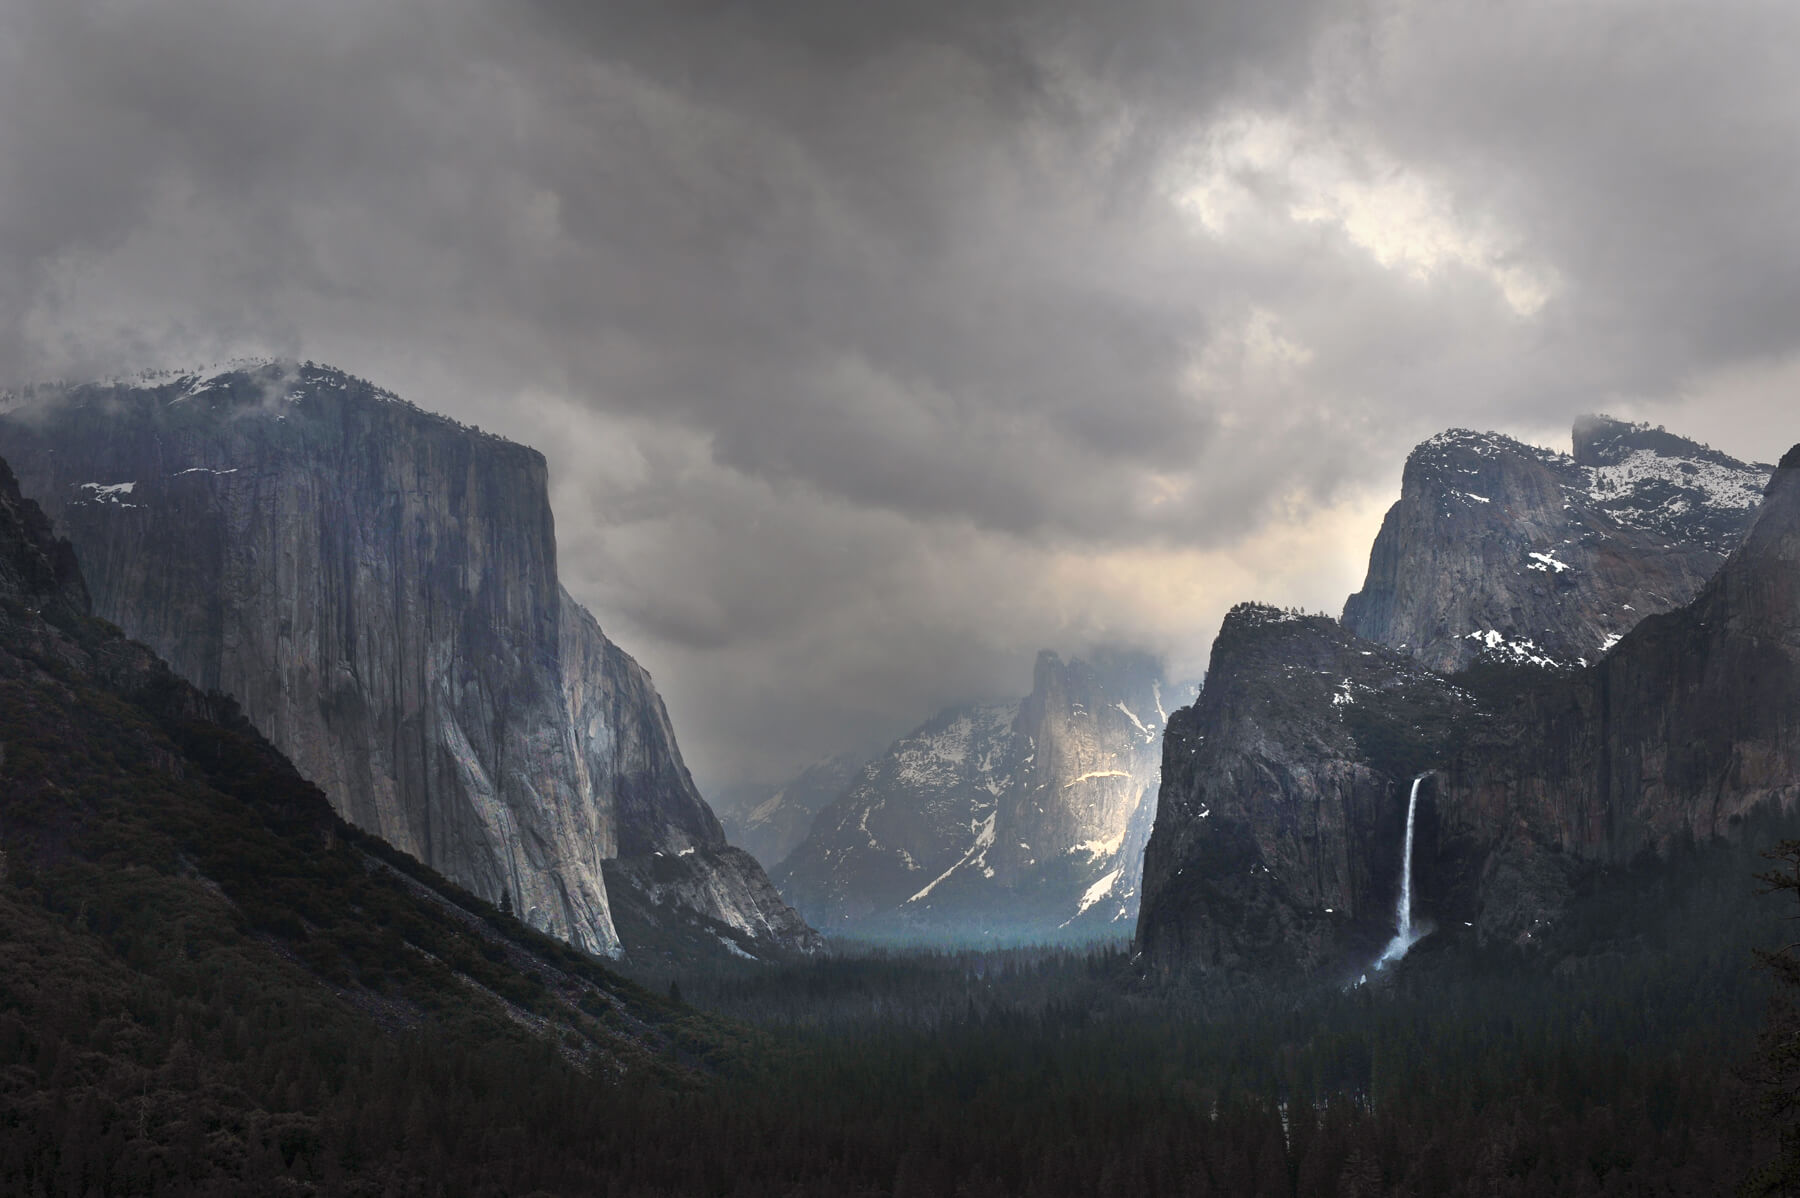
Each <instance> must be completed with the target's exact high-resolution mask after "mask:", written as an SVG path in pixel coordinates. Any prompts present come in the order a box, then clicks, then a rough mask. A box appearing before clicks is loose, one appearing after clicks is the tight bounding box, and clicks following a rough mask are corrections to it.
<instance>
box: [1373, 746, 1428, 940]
mask: <svg viewBox="0 0 1800 1198" xmlns="http://www.w3.org/2000/svg"><path fill="white" fill-rule="evenodd" d="M1429 773H1430V771H1426V773H1425V774H1420V775H1419V776H1418V777H1417V778H1414V779H1413V783H1412V796H1411V797H1410V798H1408V799H1407V800H1406V848H1405V850H1404V851H1403V853H1402V855H1401V857H1400V902H1399V904H1398V907H1397V908H1396V910H1395V912H1394V938H1393V939H1392V940H1390V941H1388V946H1387V947H1386V948H1384V949H1382V950H1381V957H1380V959H1378V960H1377V961H1376V962H1375V968H1377V969H1380V968H1382V967H1383V966H1385V965H1386V964H1387V963H1388V962H1389V961H1398V960H1399V959H1400V958H1401V957H1404V956H1405V955H1406V950H1407V949H1409V948H1411V947H1412V946H1413V945H1415V944H1417V943H1418V942H1419V940H1420V939H1421V938H1422V937H1423V936H1424V933H1423V932H1421V931H1419V930H1418V929H1416V928H1414V927H1413V917H1412V857H1413V817H1414V816H1416V815H1418V813H1419V783H1421V782H1423V781H1425V778H1426V776H1427V775H1428V774H1429Z"/></svg>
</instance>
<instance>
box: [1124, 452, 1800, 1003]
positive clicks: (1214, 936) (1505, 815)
mask: <svg viewBox="0 0 1800 1198" xmlns="http://www.w3.org/2000/svg"><path fill="white" fill-rule="evenodd" d="M1647 435H1650V434H1648V433H1647V431H1646V430H1641V429H1639V430H1634V431H1633V432H1632V433H1631V436H1633V437H1644V436H1647ZM1621 445H1623V446H1624V448H1625V449H1626V450H1627V452H1626V453H1625V456H1624V459H1623V460H1625V461H1632V460H1636V461H1638V462H1639V463H1640V464H1642V461H1643V459H1639V458H1635V457H1634V456H1633V455H1636V454H1640V453H1644V452H1648V450H1646V449H1644V448H1643V447H1637V448H1632V447H1630V444H1629V441H1627V442H1623V443H1621V442H1614V443H1613V446H1614V448H1615V449H1616V448H1618V447H1620V446H1621ZM1604 448H1605V447H1603V449H1604ZM1651 448H1652V449H1653V448H1654V446H1652V447H1651ZM1458 452H1461V449H1460V448H1459V449H1458ZM1498 452H1507V453H1510V452H1511V451H1498ZM1607 452H1611V451H1610V450H1608V451H1607ZM1659 468H1660V467H1659ZM1511 469H1513V467H1512V466H1511V465H1502V466H1500V467H1499V468H1498V470H1499V471H1500V472H1504V471H1508V470H1511ZM1721 469H1725V467H1723V466H1721ZM1684 476H1685V472H1684ZM1515 477H1516V475H1515ZM1728 477H1733V478H1735V477H1737V475H1736V474H1735V473H1733V474H1731V475H1729V476H1728ZM1492 482H1493V478H1492V476H1490V477H1489V480H1488V484H1487V485H1489V486H1492ZM1495 489H1496V490H1498V488H1495ZM1645 493H1646V492H1644V491H1642V490H1640V491H1639V492H1638V494H1639V495H1640V498H1641V496H1642V495H1644V494H1645ZM1497 501H1498V500H1497V499H1496V502H1497ZM1403 502H1404V501H1403ZM1477 502H1478V501H1477ZM1570 502H1571V506H1574V501H1573V500H1570ZM1655 507H1656V508H1658V509H1661V510H1663V511H1664V512H1665V515H1666V516H1680V515H1684V514H1685V512H1675V513H1670V512H1669V510H1668V508H1667V505H1665V504H1662V503H1658V504H1656V505H1655ZM1715 507H1716V508H1718V509H1719V510H1724V507H1725V505H1715ZM1632 508H1633V511H1635V512H1636V513H1637V514H1636V516H1634V519H1645V520H1647V519H1648V517H1647V516H1645V514H1644V513H1646V512H1647V511H1649V510H1651V509H1650V508H1648V507H1646V506H1645V505H1644V504H1643V503H1641V502H1634V504H1633V505H1632ZM1715 514H1716V513H1715ZM1604 518H1605V519H1606V520H1609V521H1611V520H1612V517H1611V516H1606V517H1604ZM1709 519H1710V517H1709ZM1594 527H1595V528H1597V529H1604V530H1606V531H1607V536H1608V537H1609V538H1614V539H1623V538H1622V536H1621V534H1620V533H1619V532H1618V531H1617V530H1618V529H1620V528H1621V527H1622V526H1621V525H1619V524H1618V523H1617V522H1613V523H1611V524H1610V526H1609V525H1601V524H1598V523H1596V524H1595V526H1594ZM1684 527H1686V528H1688V530H1689V531H1693V529H1694V527H1695V526H1693V525H1687V526H1684ZM1717 527H1718V529H1719V531H1718V533H1717V534H1716V535H1718V536H1721V537H1729V536H1734V535H1736V536H1738V537H1739V539H1740V543H1739V544H1738V546H1737V548H1736V549H1735V550H1734V552H1733V553H1732V554H1731V556H1730V557H1729V558H1728V559H1727V560H1726V561H1725V563H1724V565H1723V566H1722V567H1720V569H1719V570H1718V571H1717V573H1716V574H1715V575H1714V576H1713V577H1712V578H1711V579H1710V580H1708V581H1707V582H1706V583H1705V584H1704V585H1703V586H1702V587H1701V588H1700V589H1699V592H1698V594H1697V595H1695V596H1693V597H1692V599H1691V600H1690V601H1689V602H1688V603H1686V604H1685V605H1684V606H1681V607H1678V608H1676V609H1674V610H1671V611H1668V612H1666V613H1664V614H1660V615H1653V616H1649V617H1647V618H1645V619H1643V620H1642V621H1641V622H1638V623H1637V624H1636V626H1635V627H1633V628H1631V629H1630V630H1629V631H1627V632H1625V633H1624V634H1623V635H1622V637H1621V638H1620V639H1619V640H1617V641H1616V643H1614V644H1613V645H1612V646H1611V647H1610V648H1609V649H1608V651H1607V652H1605V653H1604V654H1603V655H1601V656H1599V659H1598V660H1597V661H1593V662H1591V663H1590V664H1589V665H1587V666H1586V667H1576V668H1571V669H1559V670H1550V671H1545V670H1542V669H1537V668H1533V667H1531V666H1529V665H1525V664H1519V663H1516V662H1515V663H1509V662H1507V661H1506V660H1504V659H1502V658H1499V657H1493V656H1490V657H1488V658H1486V659H1485V660H1484V661H1482V662H1480V663H1478V664H1477V665H1476V666H1475V667H1474V668H1471V669H1469V670H1466V671H1464V672H1462V673H1460V674H1457V675H1453V676H1446V675H1443V674H1440V673H1437V672H1434V671H1432V670H1429V669H1426V668H1424V666H1423V665H1422V664H1421V663H1420V662H1419V661H1418V660H1417V659H1416V658H1414V657H1413V656H1412V655H1411V654H1410V653H1404V652H1399V651H1396V650H1395V649H1393V648H1390V647H1388V646H1386V645H1383V644H1380V643H1377V642H1374V641H1370V640H1366V639H1363V638H1359V637H1357V636H1356V635H1355V634H1354V633H1353V632H1351V631H1350V630H1348V629H1346V628H1344V627H1342V626H1340V625H1338V624H1337V623H1336V622H1335V621H1332V620H1329V619H1327V618H1324V617H1303V616H1294V615H1291V614H1289V613H1284V612H1280V611H1277V610H1276V609H1272V608H1266V607H1259V606H1256V605H1243V606H1240V607H1239V608H1236V609H1234V610H1233V612H1232V613H1231V615H1229V616H1228V617H1227V619H1226V621H1225V624H1224V627H1223V628H1222V629H1221V631H1220V634H1219V637H1218V638H1217V640H1216V641H1215V643H1214V647H1213V656H1212V662H1211V666H1210V669H1209V672H1208V675H1207V685H1206V689H1205V691H1204V692H1203V693H1202V694H1201V696H1200V698H1199V700H1198V701H1197V702H1196V703H1195V704H1194V705H1193V706H1192V707H1189V708H1184V709H1183V710H1181V711H1178V712H1176V713H1175V715H1174V716H1173V717H1172V718H1171V720H1170V723H1169V729H1168V732H1167V735H1166V741H1165V761H1164V784H1163V790H1162V794H1161V800H1160V807H1159V812H1158V816H1157V824H1156V829H1155V832H1154V833H1153V835H1152V837H1151V840H1150V844H1149V847H1148V850H1147V852H1146V859H1145V879H1144V902H1143V908H1142V912H1141V916H1140V919H1139V924H1138V937H1137V944H1138V948H1139V950H1140V951H1141V952H1142V954H1143V960H1144V962H1145V963H1146V965H1147V966H1148V967H1150V968H1152V969H1153V970H1156V971H1158V972H1161V973H1163V974H1167V975H1171V976H1177V975H1178V976H1186V977H1190V978H1192V977H1201V978H1204V977H1221V976H1224V977H1229V976H1233V975H1238V974H1242V973H1245V972H1252V973H1275V974H1282V973H1296V972H1297V973H1302V974H1305V973H1313V972H1316V971H1320V970H1331V969H1338V970H1350V971H1351V972H1352V973H1353V972H1354V969H1355V967H1356V966H1357V964H1358V963H1359V962H1360V963H1361V964H1363V965H1365V966H1366V965H1367V963H1368V962H1370V961H1372V960H1373V958H1374V955H1375V952H1376V950H1377V949H1378V948H1379V947H1380V945H1381V944H1382V942H1383V941H1384V940H1385V939H1386V938H1387V937H1388V936H1389V935H1391V934H1392V932H1393V930H1394V919H1395V915H1394V912H1395V899H1396V897H1397V894H1398V890H1399V886H1400V878H1401V873H1402V870H1401V863H1402V856H1403V849H1402V846H1403V845H1404V844H1405V843H1406V840H1405V827H1406V823H1407V811H1408V804H1409V792H1410V784H1411V780H1412V779H1413V778H1414V777H1415V776H1418V775H1420V774H1425V778H1424V780H1423V782H1422V783H1421V784H1420V803H1419V809H1418V811H1417V829H1416V831H1417V839H1416V843H1415V848H1414V854H1413V858H1412V876H1413V882H1414V891H1415V893H1414V903H1415V906H1416V908H1417V909H1418V910H1419V911H1420V912H1421V913H1422V917H1423V918H1424V919H1426V920H1428V921H1430V922H1433V923H1435V924H1437V925H1438V926H1439V927H1441V928H1444V929H1446V931H1445V932H1444V933H1443V934H1446V935H1460V934H1464V933H1465V932H1466V934H1468V935H1470V936H1473V937H1474V938H1476V939H1477V940H1480V941H1485V942H1495V941H1498V942H1503V943H1507V944H1512V945H1516V946H1519V947H1521V948H1527V949H1528V948H1529V947H1530V946H1531V945H1533V944H1534V943H1536V942H1537V941H1538V940H1539V939H1540V938H1541V936H1542V934H1543V933H1544V931H1545V929H1546V927H1547V926H1550V925H1554V924H1555V923H1557V921H1559V920H1560V919H1561V918H1562V916H1563V914H1564V912H1565V910H1566V909H1567V907H1568V904H1569V903H1570V902H1571V901H1572V899H1573V897H1574V896H1576V895H1578V894H1582V893H1594V892H1603V891H1604V890H1605V889H1606V888H1607V887H1608V886H1614V885H1617V884H1618V883H1617V878H1618V876H1619V875H1618V873H1617V872H1616V871H1619V870H1621V869H1622V868H1623V867H1625V866H1627V865H1632V864H1634V863H1643V862H1646V861H1655V860H1658V859H1660V858H1664V857H1667V856H1668V855H1670V854H1673V853H1676V852H1681V851H1685V850H1686V849H1688V848H1690V847H1692V846H1705V845H1707V844H1709V843H1711V842H1712V841H1714V840H1715V839H1717V838H1720V837H1728V836H1733V835H1736V834H1738V832H1739V831H1740V830H1741V829H1743V828H1744V827H1746V826H1748V821H1749V820H1750V819H1751V817H1752V816H1753V815H1754V814H1756V813H1758V812H1765V811H1766V812H1771V813H1781V814H1787V813H1791V812H1793V811H1794V810H1795V809H1796V807H1797V806H1800V447H1796V448H1795V450H1793V451H1790V452H1789V453H1788V455H1787V456H1786V457H1784V458H1783V459H1782V463H1781V466H1780V468H1779V469H1777V470H1776V471H1775V473H1774V476H1773V478H1772V480H1771V481H1770V483H1769V486H1768V489H1767V495H1766V498H1765V499H1764V500H1763V501H1762V503H1761V505H1760V507H1759V508H1758V509H1757V510H1756V511H1755V512H1754V513H1753V523H1752V524H1751V525H1750V527H1749V530H1748V531H1747V532H1746V533H1742V534H1734V533H1732V532H1731V526H1730V525H1729V524H1728V523H1721V524H1719V525H1718V526H1717ZM1490 531H1491V529H1490ZM1474 535H1479V533H1476V534H1474ZM1695 535H1704V534H1701V533H1696V534H1695ZM1488 539H1489V540H1490V541H1501V542H1502V543H1503V544H1505V545H1507V546H1509V547H1510V546H1511V545H1512V544H1513V543H1514V542H1512V541H1511V540H1509V539H1507V538H1505V537H1501V536H1490V537H1489V538H1488ZM1665 543H1666V542H1665ZM1441 552H1442V550H1441V545H1440V543H1439V542H1436V541H1433V542H1431V543H1430V545H1429V547H1428V549H1427V555H1428V556H1429V555H1430V554H1432V553H1441ZM1670 552H1675V550H1670ZM1568 556H1569V557H1575V556H1576V555H1574V554H1570V555H1568ZM1587 560H1592V559H1587ZM1397 564H1398V566H1399V568H1398V569H1397V570H1396V572H1395V576H1396V577H1398V576H1402V575H1405V574H1410V573H1414V572H1423V571H1424V570H1425V568H1426V567H1425V566H1423V565H1415V564H1413V563H1408V562H1404V561H1402V562H1399V563H1397ZM1621 568H1622V569H1623V567H1621ZM1443 643H1445V644H1448V643H1449V642H1447V641H1446V642H1443ZM1408 647H1409V648H1411V646H1408Z"/></svg>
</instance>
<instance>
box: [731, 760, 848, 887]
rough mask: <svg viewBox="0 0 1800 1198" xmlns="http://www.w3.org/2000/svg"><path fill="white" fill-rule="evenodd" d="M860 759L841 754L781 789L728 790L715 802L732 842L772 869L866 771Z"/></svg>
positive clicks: (742, 787)
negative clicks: (819, 816)
mask: <svg viewBox="0 0 1800 1198" xmlns="http://www.w3.org/2000/svg"><path fill="white" fill-rule="evenodd" d="M862 767H863V762H862V759H861V758H859V757H856V756H853V755H851V754H847V753H839V754H835V755H833V756H831V757H826V758H823V759H821V760H819V761H815V762H813V763H812V764H811V765H809V766H807V767H806V768H805V769H803V770H801V771H800V773H799V774H797V775H796V776H795V777H793V778H792V779H790V780H789V781H787V782H785V783H783V784H781V785H779V786H770V785H756V784H748V785H740V786H731V787H726V788H725V789H724V790H722V791H720V792H719V793H718V794H717V795H716V796H714V798H713V800H712V807H713V810H714V811H716V812H718V815H719V821H720V822H721V823H723V824H724V825H725V833H726V835H727V836H729V837H730V838H731V843H733V844H735V845H739V846H741V847H742V848H743V849H744V850H745V851H746V852H748V853H749V854H750V855H751V856H753V857H755V858H756V859H757V860H758V861H761V862H762V863H763V864H764V865H766V866H769V867H771V868H772V867H774V866H776V865H778V864H780V863H781V862H782V861H784V860H786V859H787V855H788V854H789V853H791V852H793V851H794V850H795V849H796V848H798V847H800V842H801V841H803V840H805V839H806V833H807V832H808V831H809V830H810V829H811V828H812V822H813V819H814V818H815V817H816V816H817V815H818V814H819V812H821V811H823V810H824V809H825V808H826V807H828V806H830V805H831V804H832V803H833V802H834V801H836V800H837V799H838V798H840V797H841V796H842V795H843V793H844V791H846V790H848V789H849V787H850V783H851V782H853V781H854V780H855V779H856V777H857V775H858V774H860V773H861V772H862Z"/></svg>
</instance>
